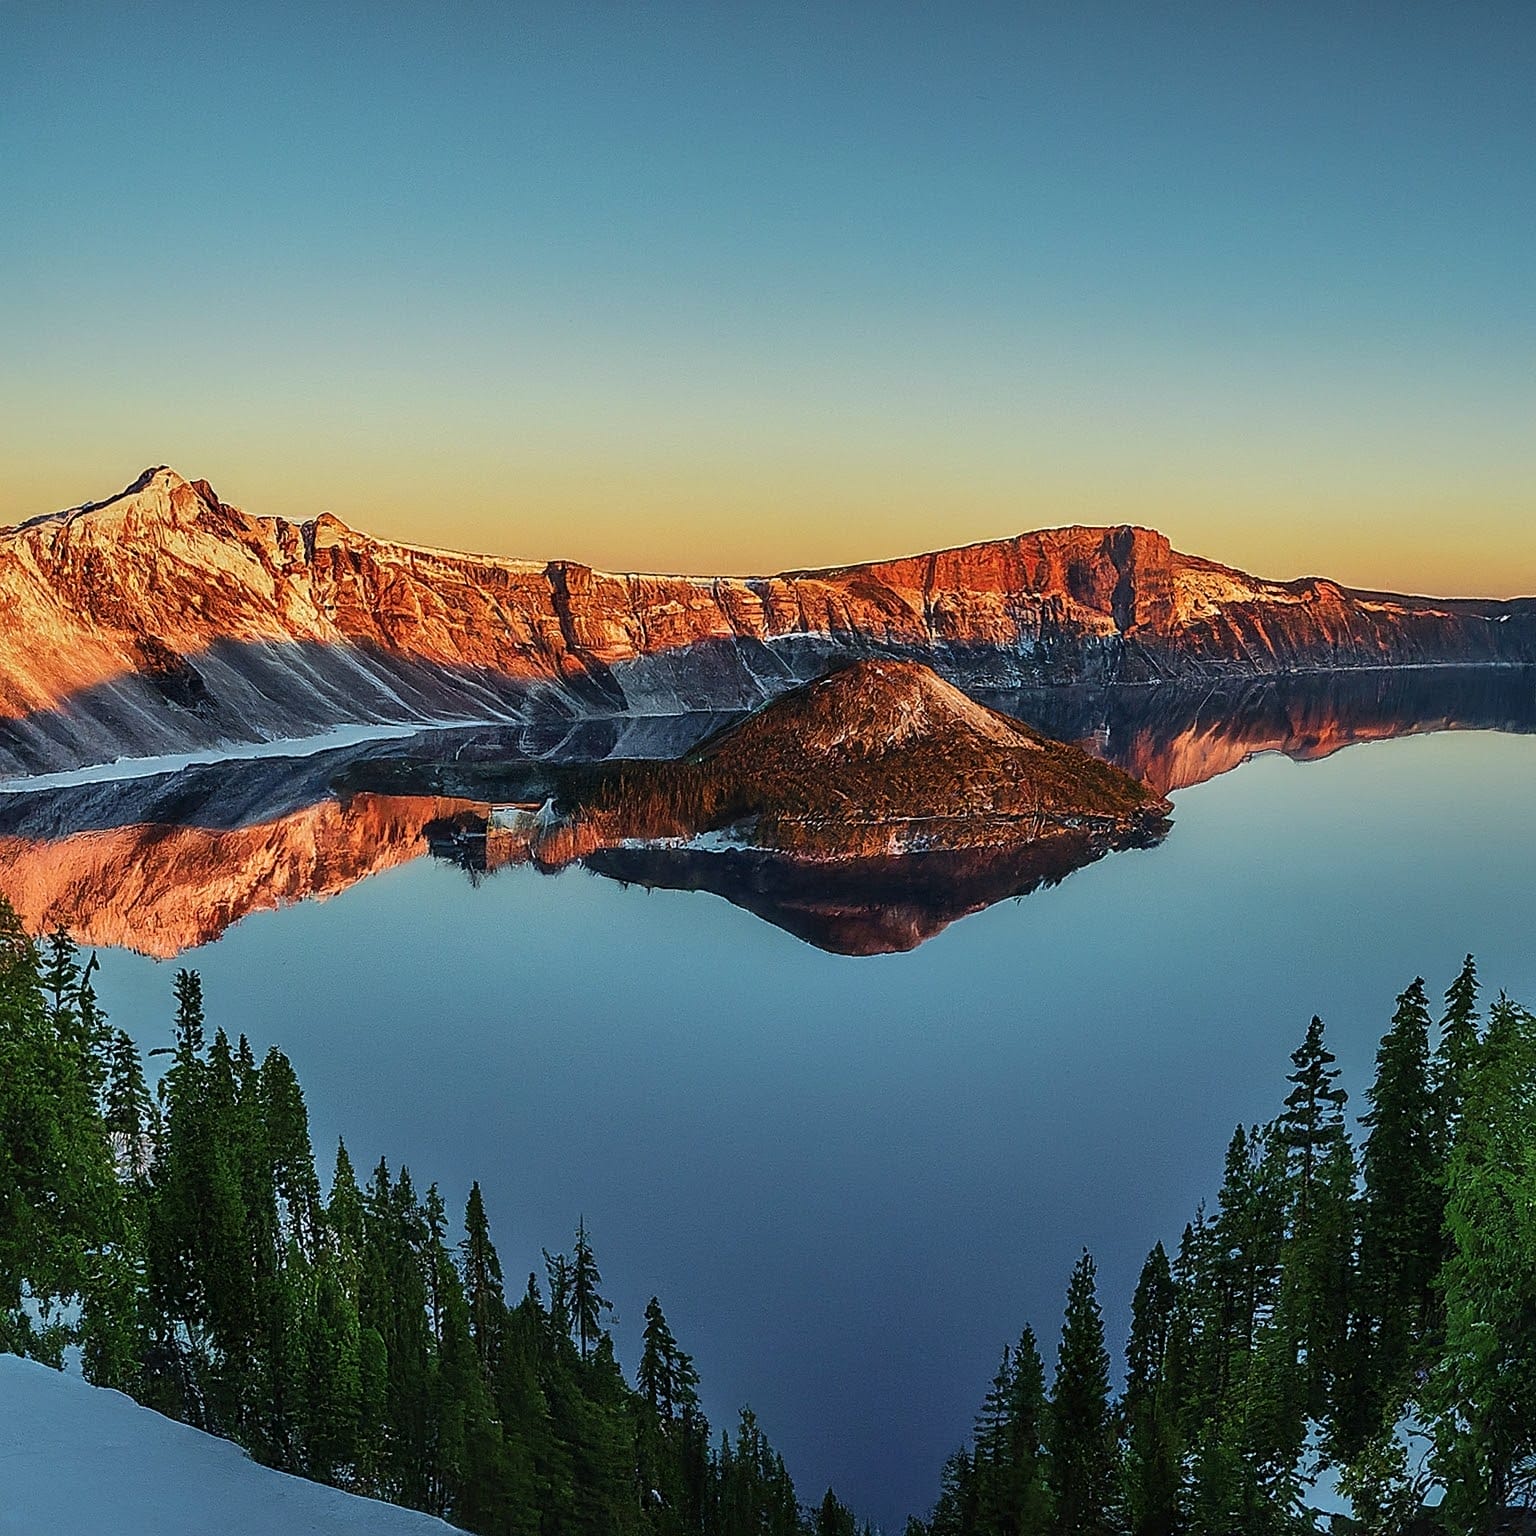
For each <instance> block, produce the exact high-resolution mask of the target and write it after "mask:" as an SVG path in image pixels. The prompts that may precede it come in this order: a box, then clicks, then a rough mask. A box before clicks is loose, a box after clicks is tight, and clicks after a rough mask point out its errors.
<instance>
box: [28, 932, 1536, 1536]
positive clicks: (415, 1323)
mask: <svg viewBox="0 0 1536 1536" xmlns="http://www.w3.org/2000/svg"><path fill="white" fill-rule="evenodd" d="M93 973H94V962H86V963H85V964H84V965H82V963H81V959H80V956H79V954H78V952H77V951H76V949H75V947H74V945H73V944H72V943H71V942H70V940H69V939H68V938H67V937H66V936H65V935H63V934H56V935H54V936H52V937H51V938H49V939H48V940H47V941H46V942H45V943H44V944H43V945H41V946H39V945H37V944H36V943H34V942H33V941H32V940H30V939H29V938H27V936H26V935H25V934H24V933H23V931H22V929H21V927H20V925H19V924H18V923H17V921H16V919H15V917H14V914H13V913H12V912H11V911H10V909H9V907H7V906H5V905H4V903H3V902H0V1349H5V1350H9V1351H13V1352H17V1353H21V1354H26V1355H30V1356H33V1357H35V1358H38V1359H42V1360H45V1361H49V1362H51V1363H53V1364H55V1365H63V1364H65V1363H66V1361H67V1360H68V1359H71V1358H75V1357H77V1358H78V1360H79V1364H80V1367H81V1369H82V1370H83V1372H84V1374H85V1375H86V1376H87V1377H88V1378H89V1379H90V1380H91V1381H93V1382H98V1383H101V1384H103V1385H107V1386H112V1387H116V1388H119V1389H120V1390H123V1391H125V1392H127V1393H129V1394H131V1395H132V1396H133V1397H135V1398H136V1399H137V1400H138V1401H140V1402H143V1403H146V1404H148V1405H150V1406H152V1407H154V1408H157V1409H159V1410H161V1411H162V1412H165V1413H168V1414H171V1415H173V1416H175V1417H177V1418H180V1419H183V1420H185V1421H186V1422H188V1423H191V1424H195V1425H197V1426H199V1427H202V1428H205V1429H208V1430H211V1431H213V1432H215V1433H218V1434H222V1435H225V1436H228V1437H230V1438H232V1439H234V1440H236V1441H238V1442H239V1443H241V1444H242V1445H244V1446H246V1447H247V1448H248V1449H249V1450H250V1451H251V1453H252V1454H253V1455H254V1456H256V1457H258V1458H259V1459H260V1460H262V1461H263V1462H266V1463H268V1464H270V1465H272V1466H274V1467H280V1468H283V1469H285V1470H287V1471H291V1472H296V1473H299V1474H301V1475H304V1476H307V1477H311V1478H315V1479H318V1480H321V1481H325V1482H329V1483H332V1484H335V1485H337V1486H339V1487H344V1488H348V1489H352V1490H355V1491H357V1492H360V1493H366V1494H370V1495H373V1496H375V1497H379V1498H384V1499H389V1500H392V1501H394V1502H396V1503H400V1504H405V1505H409V1506H412V1507H414V1508H418V1509H423V1510H427V1511H430V1512H433V1513H438V1514H441V1515H443V1516H445V1517H446V1518H448V1519H450V1520H451V1521H453V1522H454V1523H456V1524H458V1525H460V1526H462V1527H464V1528H465V1529H467V1530H470V1531H475V1532H485V1533H496V1536H502V1533H507V1536H585V1533H593V1536H596V1533H604V1536H606V1533H626V1532H628V1533H634V1536H854V1533H855V1531H856V1529H857V1526H856V1522H855V1519H854V1516H853V1515H852V1513H851V1512H850V1511H849V1510H848V1509H847V1508H846V1507H845V1506H844V1505H843V1504H842V1503H841V1502H840V1501H839V1500H838V1499H837V1498H836V1496H835V1495H834V1494H833V1493H831V1492H830V1491H829V1492H828V1493H827V1495H826V1497H825V1498H824V1499H823V1500H822V1501H821V1503H820V1504H819V1505H815V1506H812V1507H809V1508H807V1507H804V1506H802V1505H801V1504H800V1503H799V1502H798V1500H797V1498H796V1495H795V1490H794V1487H793V1483H792V1481H791V1479H790V1476H789V1474H788V1472H787V1471H786V1469H785V1467H784V1464H783V1461H782V1460H781V1458H780V1457H779V1456H778V1455H777V1454H776V1453H775V1452H774V1451H773V1450H772V1448H771V1446H770V1445H769V1443H768V1441H767V1439H766V1438H765V1436H764V1434H763V1431H762V1429H761V1428H760V1427H759V1425H758V1424H757V1422H756V1420H755V1418H754V1417H753V1415H752V1413H751V1412H750V1411H749V1410H743V1412H742V1414H741V1416H740V1421H739V1423H738V1424H737V1426H736V1427H735V1430H734V1433H733V1434H730V1435H725V1434H722V1435H719V1436H715V1435H714V1434H712V1432H711V1429H710V1426H709V1424H708V1422H707V1420H706V1419H705V1416H704V1413H703V1411H702V1409H701V1406H700V1399H699V1391H698V1387H699V1378H698V1373H697V1371H696V1369H695V1366H694V1363H693V1360H692V1359H691V1357H690V1356H689V1355H688V1354H687V1353H686V1352H685V1351H684V1350H683V1349H682V1348H681V1347H680V1346H679V1344H678V1342H677V1340H676V1339H675V1337H674V1336H673V1334H672V1331H671V1329H670V1327H669V1325H668V1323H667V1320H666V1317H665V1315H664V1314H663V1312H662V1309H661V1306H660V1304H659V1302H657V1301H656V1300H654V1299H653V1300H652V1301H651V1303H650V1305H649V1306H648V1307H647V1309H646V1312H645V1318H644V1327H643V1333H642V1338H641V1352H640V1359H639V1364H638V1369H637V1370H636V1373H635V1377H634V1380H633V1381H630V1380H628V1379H627V1378H626V1376H625V1375H624V1373H623V1371H622V1369H621V1367H620V1365H619V1362H618V1360H617V1357H616V1354H615V1350H614V1344H613V1339H612V1336H611V1333H610V1327H609V1324H610V1321H611V1318H610V1311H611V1309H610V1308H609V1305H608V1303H607V1301H606V1300H605V1299H604V1297H603V1294H602V1283H603V1282H602V1276H601V1274H600V1272H599V1269H598V1265H597V1261H596V1257H595V1254H594V1251H593V1246H592V1242H591V1240H590V1236H589V1234H588V1233H587V1231H586V1228H585V1225H584V1224H578V1227H577V1231H576V1238H575V1243H574V1246H573V1248H572V1250H571V1252H570V1253H569V1254H564V1253H561V1254H550V1253H545V1254H544V1256H543V1257H544V1265H543V1268H544V1275H543V1278H542V1279H541V1278H540V1277H539V1276H538V1275H537V1274H533V1275H530V1276H529V1277H528V1279H527V1283H526V1286H525V1287H522V1288H519V1287H517V1286H509V1284H508V1282H507V1277H506V1276H505V1275H504V1273H503V1267H502V1262H501V1259H500V1257H499V1255H498V1253H497V1249H496V1246H495V1244H494V1242H493V1240H492V1237H491V1232H490V1228H489V1223H488V1220H487V1217H486V1208H485V1201H484V1199H483V1197H482V1193H481V1190H480V1188H479V1186H478V1185H474V1186H472V1187H471V1189H470V1191H469V1195H468V1200H467V1203H466V1205H465V1208H464V1214H463V1219H462V1223H461V1224H457V1225H454V1226H452V1227H451V1226H450V1221H449V1218H448V1215H447V1211H446V1208H445V1203H444V1201H443V1199H442V1197H441V1195H440V1194H439V1192H438V1190H437V1189H436V1188H435V1187H434V1188H431V1189H428V1190H426V1191H425V1192H424V1193H418V1191H417V1190H416V1189H415V1187H414V1185H413V1183H412V1181H411V1178H410V1174H409V1173H408V1172H407V1171H406V1170H405V1169H404V1168H401V1169H400V1170H399V1171H398V1172H392V1171H391V1170H390V1168H389V1167H388V1165H387V1164H385V1163H384V1162H382V1161H380V1162H379V1163H378V1164H377V1166H376V1167H375V1169H374V1171H373V1173H372V1174H371V1176H369V1177H368V1178H367V1179H366V1181H362V1182H360V1181H359V1179H358V1177H357V1175H356V1173H355V1171H354V1168H353V1165H352V1162H351V1160H350V1158H349V1156H348V1154H347V1151H346V1148H345V1147H344V1146H340V1147H338V1150H337V1155H336V1161H335V1167H334V1172H333V1173H332V1176H331V1178H330V1181H329V1185H328V1187H323V1186H322V1184H321V1181H320V1179H319V1177H318V1175H317V1172H316V1168H315V1162H314V1157H313V1154H312V1151H311V1145H310V1138H309V1129H308V1120H307V1114H306V1110H305V1105H304V1098H303V1093H302V1091H301V1089H300V1086H299V1083H298V1081H297V1079H296V1078H295V1076H294V1073H293V1069H292V1067H291V1065H290V1064H289V1062H288V1060H287V1058H286V1057H284V1056H283V1055H282V1053H281V1052H279V1051H277V1050H272V1051H270V1052H268V1053H267V1055H266V1057H265V1058H264V1059H263V1060H261V1061H260V1062H258V1061H257V1060H256V1059H255V1057H254V1055H253V1053H252V1051H251V1049H250V1046H249V1045H248V1043H247V1042H246V1041H245V1040H244V1039H243V1038H242V1039H240V1040H238V1041H236V1042H231V1041H230V1040H229V1039H228V1038H227V1036H226V1035H225V1034H224V1033H223V1031H221V1030H217V1029H214V1030H213V1031H212V1033H211V1036H210V1034H209V1031H208V1027H207V1025H206V1023H205V1019H204V1009H203V998H202V991H201V985H200V983H199V980H198V978H197V976H196V974H195V973H192V972H189V971H182V972H179V973H178V974H177V977H176V985H175V1015H174V1029H173V1043H172V1044H171V1046H169V1047H168V1048H167V1049H166V1050H165V1051H164V1052H162V1053H161V1054H162V1055H164V1056H165V1058H166V1065H165V1070H164V1072H163V1074H162V1075H161V1076H160V1078H159V1080H158V1083H157V1084H156V1087H155V1089H154V1091H151V1088H150V1086H149V1084H148V1082H147V1081H146V1077H145V1072H144V1065H143V1062H142V1061H141V1059H140V1055H139V1052H138V1050H137V1048H136V1047H135V1046H134V1044H133V1042H132V1041H131V1040H129V1038H128V1037H127V1036H126V1035H125V1034H124V1033H122V1032H121V1031H118V1030H115V1029H113V1028H112V1027H111V1025H110V1024H109V1022H108V1020H107V1017H106V1015H105V1013H104V1011H103V1009H102V1006H101V1004H100V1002H99V1000H98V998H97V995H96V990H95V986H94V974H93ZM1436 1012H1440V1014H1441V1017H1440V1019H1439V1021H1438V1024H1437V1023H1436V1022H1435V1019H1434V1014H1435V1013H1436ZM1291 1059H1292V1067H1293V1070H1292V1071H1291V1073H1290V1074H1289V1076H1288V1078H1287V1082H1288V1084H1289V1091H1288V1092H1287V1094H1286V1096H1285V1098H1284V1102H1283V1105H1282V1107H1281V1108H1280V1111H1279V1113H1278V1114H1277V1115H1276V1117H1275V1119H1274V1120H1273V1121H1272V1122H1271V1123H1270V1124H1268V1125H1265V1126H1250V1127H1239V1128H1238V1130H1237V1131H1236V1133H1235V1134H1234V1136H1233V1138H1232V1141H1231V1144H1230V1146H1229V1147H1228V1150H1227V1155H1226V1163H1225V1169H1224V1173H1223V1177H1222V1181H1221V1186H1220V1190H1219V1193H1218V1195H1217V1197H1216V1200H1215V1203H1214V1205H1213V1206H1211V1207H1210V1208H1209V1209H1206V1208H1204V1207H1202V1208H1201V1209H1200V1210H1199V1211H1198V1212H1197V1213H1196V1215H1195V1218H1194V1220H1193V1221H1192V1222H1191V1223H1190V1224H1189V1225H1188V1226H1187V1227H1186V1228H1185V1231H1184V1233H1183V1236H1182V1238H1181V1239H1180V1241H1179V1242H1178V1243H1177V1244H1176V1245H1175V1246H1174V1248H1173V1251H1172V1252H1170V1251H1169V1250H1168V1249H1166V1248H1165V1247H1164V1246H1163V1245H1162V1244H1161V1243H1159V1244H1157V1245H1156V1246H1154V1247H1153V1249H1152V1251H1151V1254H1150V1255H1149V1257H1148V1259H1147V1261H1146V1264H1145V1266H1144V1268H1143V1270H1142V1273H1141V1277H1140V1281H1139V1283H1138V1284H1137V1286H1136V1290H1135V1296H1134V1299H1133V1302H1132V1308H1131V1323H1130V1330H1129V1338H1128V1340H1127V1342H1126V1346H1125V1368H1124V1372H1123V1381H1122V1383H1121V1385H1120V1387H1119V1389H1118V1391H1116V1389H1115V1386H1114V1376H1115V1373H1114V1372H1113V1371H1112V1365H1111V1357H1110V1354H1109V1350H1108V1347H1107V1344H1106V1339H1105V1331H1104V1323H1103V1318H1102V1314H1101V1312H1100V1309H1099V1303H1098V1300H1097V1296H1096V1274H1095V1268H1094V1262H1093V1259H1092V1257H1091V1256H1090V1255H1089V1254H1087V1253H1086V1252H1085V1253H1084V1254H1083V1255H1082V1257H1081V1259H1080V1260H1079V1262H1078V1263H1077V1265H1076V1266H1075V1267H1074V1269H1073V1271H1072V1275H1071V1279H1070V1283H1069V1285H1068V1290H1067V1301H1066V1313H1065V1319H1064V1322H1063V1325H1062V1330H1061V1335H1060V1344H1059V1348H1058V1350H1057V1353H1056V1358H1055V1361H1054V1366H1053V1368H1052V1369H1051V1370H1050V1371H1049V1372H1048V1371H1047V1368H1046V1363H1045V1361H1044V1360H1043V1359H1042V1355H1041V1351H1040V1348H1039V1345H1038V1343H1037V1340H1036V1336H1035V1334H1034V1333H1033V1332H1032V1331H1031V1330H1030V1329H1029V1328H1026V1329H1025V1330H1024V1331H1023V1334H1022V1335H1021V1337H1020V1338H1019V1340H1018V1341H1017V1343H1016V1344H1013V1345H1010V1346H1009V1347H1008V1348H1006V1349H1004V1351H1003V1354H1002V1362H1001V1365H1000V1366H999V1369H998V1372H997V1374H996V1376H995V1378H994V1379H993V1382H992V1385H991V1388H990V1390H989V1391H988V1392H987V1393H986V1395H985V1398H984V1401H983V1403H982V1406H981V1409H980V1412H979V1414H978V1416H977V1418H976V1422H975V1426H974V1433H973V1435H972V1437H971V1440H970V1443H969V1444H968V1445H967V1446H966V1447H965V1448H963V1449H961V1450H959V1451H957V1452H956V1453H955V1454H954V1455H953V1456H952V1457H951V1458H950V1459H949V1461H948V1463H947V1464H946V1466H945V1467H944V1469H943V1475H942V1482H941V1487H940V1491H939V1495H938V1499H937V1502H936V1504H935V1506H934V1508H933V1510H932V1512H931V1515H930V1516H929V1517H928V1518H927V1519H926V1520H923V1519H917V1518H913V1519H912V1520H911V1521H910V1522H909V1525H908V1528H907V1530H908V1536H1231V1533H1241V1536H1270V1533H1273V1536H1290V1533H1301V1532H1312V1531H1317V1530H1319V1529H1325V1528H1327V1527H1328V1525H1329V1523H1330V1517H1325V1516H1324V1515H1322V1514H1320V1513H1319V1512H1318V1510H1317V1508H1316V1507H1315V1506H1316V1505H1317V1504H1318V1503H1319V1502H1320V1499H1319V1490H1320V1489H1322V1488H1323V1487H1325V1486H1329V1485H1332V1486H1336V1487H1337V1488H1338V1489H1339V1490H1340V1491H1341V1492H1342V1494H1343V1495H1345V1497H1346V1498H1347V1500H1348V1501H1349V1502H1350V1503H1351V1504H1352V1507H1353V1510H1354V1517H1353V1518H1352V1519H1345V1518H1344V1517H1342V1516H1337V1515H1335V1516H1333V1517H1331V1523H1332V1525H1333V1528H1334V1529H1336V1530H1345V1531H1359V1532H1362V1533H1364V1536H1396V1533H1404V1536H1406V1533H1410V1532H1414V1533H1424V1532H1444V1533H1447V1536H1479V1533H1493V1532H1499V1531H1514V1530H1523V1529H1527V1528H1528V1526H1527V1525H1523V1524H1521V1523H1520V1522H1521V1521H1522V1520H1523V1519H1527V1518H1528V1512H1529V1511H1530V1510H1531V1507H1532V1506H1533V1505H1536V1016H1533V1015H1532V1014H1531V1013H1530V1012H1528V1011H1527V1010H1525V1009H1524V1008H1521V1007H1519V1006H1517V1005H1516V1004H1514V1003H1512V1002H1510V1001H1509V1000H1508V999H1507V998H1504V997H1502V996H1501V997H1500V998H1499V999H1498V1000H1497V1001H1496V1002H1495V1003H1494V1004H1493V1005H1492V1007H1491V1008H1490V1009H1489V1010H1488V1011H1487V1014H1486V1017H1484V1016H1483V1015H1482V1013H1481V1012H1480V1010H1479V1002H1478V982H1477V976H1476V971H1475V968H1474V966H1473V963H1472V961H1471V959H1470V958H1469V959H1468V961H1467V963H1466V965H1465V967H1464V968H1463V969H1462V971H1461V973H1460V975H1459V976H1458V977H1457V978H1456V980H1455V982H1454V983H1453V984H1452V986H1451V988H1450V990H1449V991H1448V993H1447V994H1446V1001H1445V1006H1444V1009H1443V1010H1436V1009H1432V1007H1431V1004H1430V1002H1429V998H1428V996H1427V993H1426V989H1425V986H1424V983H1423V982H1422V981H1415V982H1413V984H1412V985H1411V986H1409V987H1408V989H1407V990H1406V991H1405V992H1403V994H1402V995H1401V997H1400V998H1399V999H1398V1005H1397V1011H1396V1013H1395V1015H1394V1017H1393V1019H1392V1022H1391V1025H1390V1027H1389V1029H1388V1030H1387V1032H1386V1034H1385V1036H1384V1037H1383V1038H1382V1041H1381V1045H1380V1049H1379V1051H1378V1053H1377V1059H1376V1071H1375V1076H1374V1081H1373V1082H1372V1084H1371V1086H1370V1087H1369V1088H1368V1089H1367V1091H1366V1094H1365V1101H1366V1105H1367V1108H1366V1112H1365V1113H1364V1114H1363V1115H1362V1116H1361V1117H1360V1121H1359V1124H1360V1128H1361V1134H1360V1142H1359V1145H1358V1146H1357V1145H1356V1138H1355V1137H1354V1136H1353V1135H1352V1133H1351V1128H1350V1121H1349V1118H1348V1113H1347V1107H1348V1101H1347V1098H1346V1094H1345V1091H1344V1089H1343V1087H1342V1086H1341V1085H1340V1082H1339V1077H1340V1073H1339V1070H1338V1068H1337V1066H1336V1065H1335V1060H1334V1057H1333V1055H1332V1053H1331V1052H1330V1051H1329V1049H1328V1047H1327V1043H1326V1040H1325V1034H1324V1028H1323V1025H1322V1023H1321V1021H1320V1020H1317V1019H1314V1020H1313V1021H1312V1023H1311V1025H1310V1026H1309V1027H1308V1029H1307V1031H1306V1035H1305V1039H1304V1040H1303V1041H1302V1043H1301V1044H1300V1045H1299V1046H1298V1048H1297V1049H1296V1051H1295V1052H1294V1053H1293V1055H1292V1058H1291ZM1522 1512H1527V1513H1525V1514H1522Z"/></svg>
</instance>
